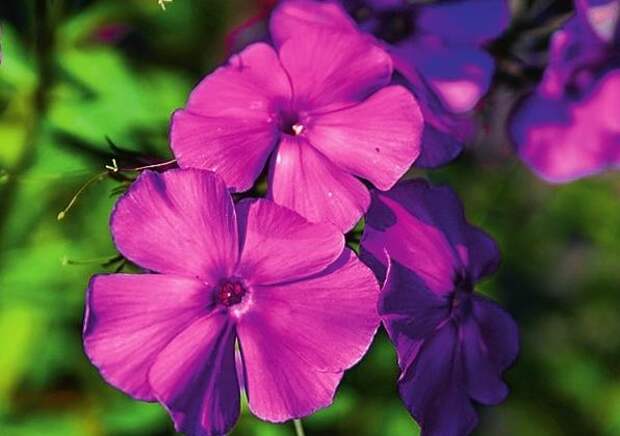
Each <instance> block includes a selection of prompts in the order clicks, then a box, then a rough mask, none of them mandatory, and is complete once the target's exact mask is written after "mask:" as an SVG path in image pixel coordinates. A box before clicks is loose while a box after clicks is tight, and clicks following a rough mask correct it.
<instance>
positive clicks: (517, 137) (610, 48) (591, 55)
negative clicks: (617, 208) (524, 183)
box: [510, 0, 620, 183]
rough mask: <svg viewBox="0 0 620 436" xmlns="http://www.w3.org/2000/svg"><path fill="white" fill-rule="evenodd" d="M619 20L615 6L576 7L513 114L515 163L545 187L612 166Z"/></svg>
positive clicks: (619, 7) (619, 93)
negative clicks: (539, 74) (546, 183)
mask: <svg viewBox="0 0 620 436" xmlns="http://www.w3.org/2000/svg"><path fill="white" fill-rule="evenodd" d="M619 16H620V1H619V0H611V1H610V0H597V1H594V0H591V1H587V0H577V1H576V15H575V16H574V17H572V18H571V19H570V20H569V21H567V22H566V24H565V25H564V26H563V27H562V29H560V30H558V31H557V32H555V33H554V35H553V37H552V39H551V49H550V56H549V64H548V66H547V68H546V69H545V73H544V76H543V79H542V81H541V82H540V84H539V85H538V87H537V88H536V90H535V91H534V92H533V93H532V94H531V95H529V96H527V97H526V98H525V99H523V101H522V102H521V104H520V105H519V106H518V107H517V108H516V110H515V112H514V113H513V116H512V120H511V125H510V133H511V136H512V139H513V141H514V143H515V145H516V147H517V149H518V153H519V156H520V157H521V159H522V160H523V161H524V162H525V163H526V165H528V166H529V167H530V168H531V169H532V170H533V171H534V172H535V173H536V174H537V175H538V176H539V177H541V178H543V179H545V180H547V181H549V182H553V183H565V182H570V181H573V180H575V179H579V178H582V177H586V176H590V175H593V174H597V173H600V172H602V171H604V170H607V169H612V168H618V167H620V113H619V110H618V107H619V106H618V104H619V103H618V102H620V25H619V23H620V20H619Z"/></svg>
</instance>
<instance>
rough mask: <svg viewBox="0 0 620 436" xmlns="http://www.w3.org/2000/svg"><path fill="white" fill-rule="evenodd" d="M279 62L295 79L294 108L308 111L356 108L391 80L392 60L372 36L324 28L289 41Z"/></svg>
mask: <svg viewBox="0 0 620 436" xmlns="http://www.w3.org/2000/svg"><path fill="white" fill-rule="evenodd" d="M280 61H281V62H282V66H283V67H284V69H285V70H286V71H287V72H288V74H289V76H290V78H291V82H292V84H293V94H294V101H295V105H296V107H298V108H300V109H302V110H305V111H319V110H320V111H323V112H325V111H329V110H335V109H341V108H343V107H346V106H349V105H351V104H353V103H358V102H360V101H361V100H364V99H365V98H366V97H368V96H369V95H370V94H372V93H373V92H374V91H376V90H377V89H379V88H381V87H383V86H385V85H387V84H388V83H389V81H390V78H391V76H392V60H391V58H390V56H389V55H388V53H387V52H386V51H385V50H383V49H382V48H380V47H379V46H378V45H377V44H375V43H374V41H373V40H372V39H371V37H369V36H365V35H362V34H353V33H342V32H335V31H333V30H330V29H329V28H325V27H322V26H313V27H309V28H308V30H307V32H305V33H303V34H297V35H296V36H294V37H291V38H289V39H287V40H286V41H285V42H284V44H283V45H282V47H281V48H280Z"/></svg>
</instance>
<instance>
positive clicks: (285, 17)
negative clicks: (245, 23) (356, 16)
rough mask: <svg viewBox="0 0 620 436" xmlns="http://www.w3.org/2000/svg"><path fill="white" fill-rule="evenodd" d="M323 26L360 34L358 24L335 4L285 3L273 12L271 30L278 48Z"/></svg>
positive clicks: (307, 0) (310, 0)
mask: <svg viewBox="0 0 620 436" xmlns="http://www.w3.org/2000/svg"><path fill="white" fill-rule="evenodd" d="M316 26H323V27H326V28H329V29H330V30H333V31H336V32H357V26H356V24H355V22H354V21H353V20H352V19H351V17H349V15H348V14H347V12H346V11H345V10H344V9H343V8H342V5H340V3H337V2H335V1H324V2H317V1H314V0H285V1H282V2H280V4H279V5H278V6H277V7H276V8H275V9H274V10H273V12H272V14H271V20H270V22H269V29H270V31H271V38H272V39H273V41H274V43H275V44H276V46H278V47H279V46H281V45H282V44H283V43H284V41H286V40H287V39H289V38H290V37H292V36H295V35H305V34H306V33H308V32H312V31H313V27H316Z"/></svg>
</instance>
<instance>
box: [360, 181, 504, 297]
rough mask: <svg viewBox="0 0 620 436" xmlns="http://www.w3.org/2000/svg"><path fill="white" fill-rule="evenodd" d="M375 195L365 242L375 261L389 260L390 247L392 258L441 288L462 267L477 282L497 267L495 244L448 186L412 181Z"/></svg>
mask: <svg viewBox="0 0 620 436" xmlns="http://www.w3.org/2000/svg"><path fill="white" fill-rule="evenodd" d="M376 196H377V197H376V198H377V200H376V201H373V204H372V205H371V208H370V210H369V211H368V218H367V226H366V229H365V231H364V236H363V238H362V245H363V247H364V249H365V250H366V251H367V252H368V253H370V254H372V255H373V256H374V257H375V258H376V259H377V260H379V261H382V260H383V259H385V256H384V255H383V252H384V250H385V249H387V251H388V253H389V254H390V256H391V257H392V258H394V259H395V260H397V261H398V262H399V263H401V264H402V265H404V266H406V267H408V268H410V269H412V270H413V271H415V272H416V273H417V274H418V275H419V276H420V277H422V278H423V279H424V281H425V283H426V285H427V286H429V287H430V288H431V289H433V290H434V291H436V292H440V293H441V292H444V291H449V290H452V287H453V279H454V276H455V275H454V273H456V272H462V271H460V268H462V267H466V268H467V272H468V273H469V275H470V277H471V279H472V280H473V281H477V280H479V279H480V278H481V277H484V276H487V275H489V274H491V273H493V272H494V271H495V270H496V269H497V267H498V265H499V257H500V255H499V250H498V248H497V245H496V244H495V242H494V241H493V239H492V238H491V237H489V236H488V235H487V234H486V233H485V232H483V231H482V230H480V229H478V228H476V227H474V226H472V225H470V224H469V223H468V222H467V220H466V219H465V214H464V211H463V206H462V204H461V202H460V200H459V199H458V197H457V196H456V194H455V193H454V192H453V191H452V190H451V189H450V188H448V187H434V186H431V185H430V184H429V183H428V182H426V181H424V180H421V179H418V180H408V181H406V182H402V183H399V184H398V185H396V186H395V187H394V188H393V189H392V190H390V191H389V192H386V193H377V194H376ZM403 240H404V241H407V243H406V244H403V243H402V241H403ZM416 253H417V254H416ZM451 268H453V269H451Z"/></svg>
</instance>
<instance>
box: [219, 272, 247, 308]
mask: <svg viewBox="0 0 620 436" xmlns="http://www.w3.org/2000/svg"><path fill="white" fill-rule="evenodd" d="M247 292H248V290H247V289H246V288H245V286H244V285H243V283H241V281H239V280H236V279H226V280H223V281H222V282H221V283H220V285H219V286H218V288H217V289H216V291H215V298H216V300H217V302H218V303H220V304H223V305H224V306H227V307H230V306H234V305H235V304H239V303H241V301H242V300H243V297H244V296H245V294H247Z"/></svg>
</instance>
